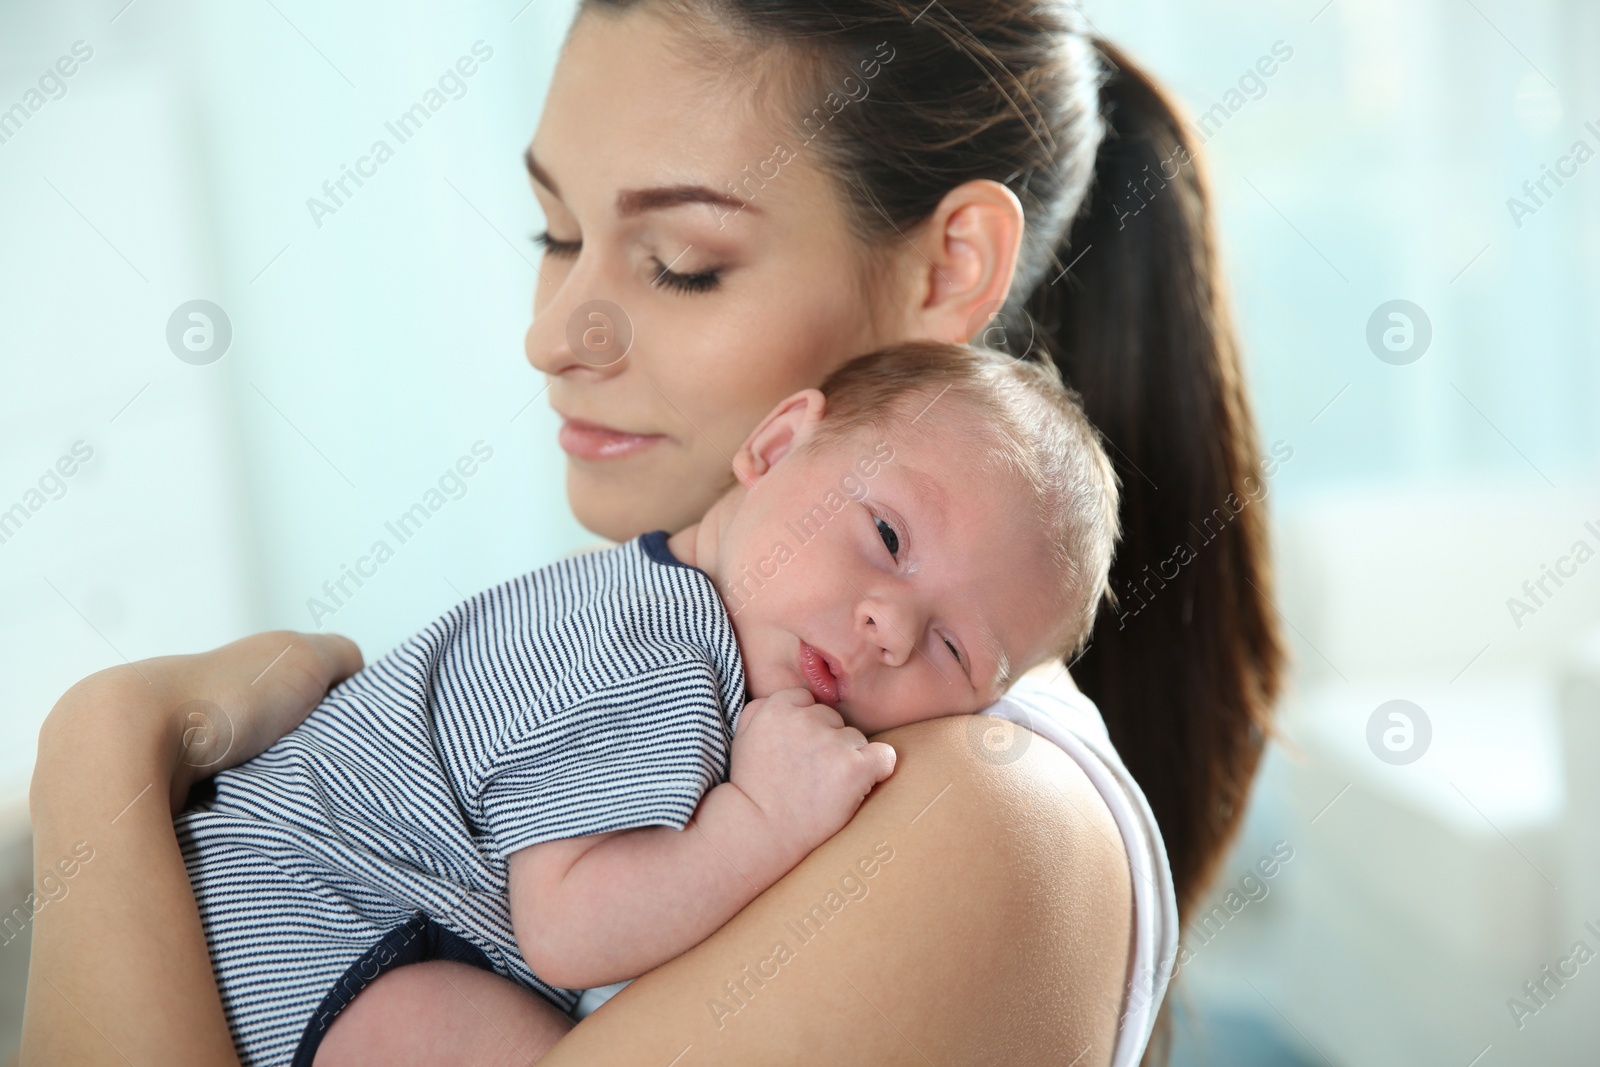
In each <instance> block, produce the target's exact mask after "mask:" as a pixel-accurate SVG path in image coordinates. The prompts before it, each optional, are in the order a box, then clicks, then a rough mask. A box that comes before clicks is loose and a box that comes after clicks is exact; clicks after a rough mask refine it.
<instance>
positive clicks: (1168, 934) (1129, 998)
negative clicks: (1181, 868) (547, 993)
mask: <svg viewBox="0 0 1600 1067" xmlns="http://www.w3.org/2000/svg"><path fill="white" fill-rule="evenodd" d="M979 714H981V715H992V716H994V717H996V718H1001V719H1007V720H1009V721H1011V722H1014V723H1016V724H1017V725H1018V726H1025V727H1027V728H1028V729H1029V730H1031V731H1032V732H1033V733H1034V734H1037V735H1039V736H1040V737H1043V738H1045V739H1047V740H1049V741H1052V742H1054V743H1055V744H1056V745H1057V746H1059V747H1060V748H1061V750H1062V751H1063V752H1065V753H1066V754H1067V755H1069V756H1071V757H1072V758H1073V760H1074V761H1075V762H1076V763H1077V764H1078V766H1080V767H1082V768H1083V773H1084V774H1085V775H1087V776H1088V778H1089V781H1091V782H1093V783H1094V787H1095V788H1096V789H1098V790H1099V791H1100V796H1101V797H1102V798H1104V800H1105V802H1106V807H1108V808H1110V809H1111V817H1112V818H1113V819H1115V820H1116V823H1117V829H1119V830H1120V831H1121V832H1122V843H1123V847H1124V848H1125V849H1126V850H1127V853H1128V863H1129V866H1130V867H1131V868H1132V878H1131V881H1132V883H1133V938H1132V945H1131V951H1130V952H1129V960H1128V980H1127V984H1126V986H1125V987H1124V990H1123V997H1122V1011H1121V1014H1120V1015H1119V1017H1118V1022H1117V1046H1116V1049H1115V1050H1114V1051H1113V1052H1112V1055H1111V1067H1137V1064H1138V1063H1139V1060H1140V1059H1141V1058H1142V1057H1143V1056H1144V1050H1145V1046H1146V1045H1147V1044H1148V1043H1149V1041H1150V1032H1151V1030H1152V1029H1154V1027H1155V1022H1156V1013H1157V1012H1158V1011H1159V1010H1160V1008H1161V998H1162V997H1164V996H1165V995H1166V992H1167V980H1168V978H1169V977H1170V976H1171V974H1172V965H1173V963H1174V961H1176V959H1177V957H1178V898H1177V894H1176V893H1174V892H1173V889H1172V872H1171V870H1170V869H1169V868H1168V866H1167V849H1166V845H1165V844H1163V843H1162V840H1161V831H1160V829H1159V828H1158V827H1157V826H1156V820H1155V816H1154V815H1152V814H1151V812H1150V805H1149V804H1148V803H1147V802H1146V801H1145V798H1144V792H1143V791H1142V790H1141V789H1140V788H1139V785H1138V783H1137V782H1135V781H1134V780H1133V775H1131V774H1129V773H1128V769H1127V768H1126V767H1124V766H1123V765H1122V758H1121V757H1120V756H1118V755H1117V750H1116V749H1115V748H1113V747H1112V744H1111V738H1110V735H1108V734H1107V733H1106V724H1105V722H1104V721H1103V720H1102V719H1101V718H1100V710H1099V709H1098V708H1096V707H1095V706H1094V701H1092V700H1090V699H1089V698H1088V697H1086V696H1084V695H1083V693H1082V692H1081V691H1080V690H1079V689H1078V687H1077V686H1076V685H1074V684H1073V681H1072V678H1071V677H1070V676H1069V675H1068V674H1067V672H1066V671H1065V670H1062V669H1061V668H1060V667H1059V666H1057V665H1049V667H1048V669H1043V668H1042V669H1039V670H1035V671H1033V672H1031V673H1029V674H1026V675H1023V676H1022V677H1021V678H1020V679H1018V680H1017V683H1016V684H1015V685H1013V686H1012V687H1011V691H1010V692H1008V693H1007V694H1006V695H1005V696H1004V697H1002V698H1001V699H1000V701H999V702H998V703H995V704H992V705H990V706H989V707H987V708H985V709H984V710H983V711H982V712H980V713H979ZM987 736H988V735H986V734H984V733H983V732H982V731H979V732H977V733H976V734H974V738H975V740H976V741H977V743H979V744H986V743H987V741H986V738H987ZM995 743H996V745H1001V744H1004V742H1003V740H1002V739H1000V738H999V737H998V736H997V737H996V738H995ZM1028 743H1029V741H1028V739H1027V735H1024V740H1023V741H1022V742H1020V743H1016V744H1013V745H1012V747H1010V748H1000V747H996V748H993V749H992V750H991V758H992V759H993V760H994V761H995V762H997V763H1008V762H1010V761H1011V760H1014V759H1016V758H1017V757H1019V756H1021V754H1022V752H1023V751H1024V750H1025V747H1026V745H1027V744H1028ZM627 984H628V983H627V982H618V983H617V984H615V985H609V986H601V987H600V988H597V989H590V990H586V991H585V992H584V993H583V995H582V996H581V997H580V998H579V1000H578V1007H577V1009H576V1010H575V1011H574V1012H573V1014H574V1015H575V1016H576V1017H577V1018H579V1019H582V1018H583V1017H584V1016H586V1015H588V1014H589V1013H590V1012H591V1011H593V1010H594V1009H595V1008H598V1007H599V1006H600V1005H601V1004H604V1003H605V1002H606V1001H607V1000H610V999H611V998H612V997H613V996H615V995H616V994H617V993H618V992H619V991H620V990H621V989H622V987H623V986H625V985H627Z"/></svg>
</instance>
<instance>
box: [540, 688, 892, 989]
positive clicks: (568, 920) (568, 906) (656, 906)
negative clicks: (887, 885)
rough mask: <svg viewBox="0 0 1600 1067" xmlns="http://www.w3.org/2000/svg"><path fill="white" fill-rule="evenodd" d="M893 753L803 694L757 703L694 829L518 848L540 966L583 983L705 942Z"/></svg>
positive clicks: (845, 809)
mask: <svg viewBox="0 0 1600 1067" xmlns="http://www.w3.org/2000/svg"><path fill="white" fill-rule="evenodd" d="M893 770H894V750H893V749H891V748H890V747H889V746H888V745H885V744H882V743H879V742H871V743H869V742H868V741H867V739H866V738H865V737H864V736H862V734H861V732H860V731H859V730H856V729H854V728H852V727H848V726H845V725H844V720H843V719H841V718H840V717H839V714H838V713H837V712H835V711H834V710H833V709H832V708H829V707H826V706H824V705H821V704H817V703H815V702H814V701H813V699H812V697H811V694H810V693H808V692H807V691H806V690H804V689H789V690H784V691H782V692H780V693H776V694H774V695H773V696H771V697H767V698H765V699H763V700H754V701H751V702H750V703H749V704H748V705H747V706H746V707H745V709H744V711H743V712H742V713H741V715H740V717H739V728H738V731H737V734H736V736H735V737H734V741H733V753H732V762H731V771H730V775H729V779H730V780H729V781H727V782H724V783H722V784H721V785H718V786H716V787H715V788H714V789H712V790H711V791H710V792H708V793H707V794H706V795H705V796H704V797H703V798H702V799H701V801H700V806H699V808H697V809H696V811H695V817H694V820H693V821H692V822H691V823H690V824H689V826H688V827H687V828H685V829H683V830H674V829H672V828H670V827H664V826H650V827H642V828H640V829H636V830H625V831H620V832H616V833H609V834H594V835H590V836H588V837H578V838H568V839H564V840H559V841H547V842H544V843H541V844H537V845H532V846H530V847H528V848H524V849H520V850H518V851H517V852H514V853H512V854H511V856H510V876H511V919H512V925H513V928H514V929H515V932H516V935H517V944H518V946H519V947H520V948H521V950H522V954H523V956H524V958H525V959H527V961H528V965H529V966H530V967H532V968H533V971H534V973H535V974H537V975H539V977H540V978H543V979H544V980H545V981H547V982H549V983H550V984H552V985H555V986H561V987H564V988H568V989H583V988H589V987H592V986H598V985H606V984H608V983H611V982H617V981H621V980H623V979H625V978H634V977H637V976H638V975H641V974H643V973H645V972H646V971H649V970H651V969H652V968H654V967H656V966H657V965H659V964H661V963H665V962H666V961H667V960H669V959H672V958H673V957H674V956H677V955H679V954H680V953H682V952H684V951H685V950H687V949H689V948H690V947H692V946H694V945H696V944H698V943H699V942H700V941H702V940H704V939H705V938H706V937H707V936H709V935H710V934H711V933H713V932H714V931H715V930H717V929H718V928H719V927H720V926H722V924H723V923H725V922H727V921H728V920H729V919H730V918H732V917H733V916H734V915H735V914H737V913H738V912H739V911H740V910H742V909H743V908H744V906H745V905H746V904H748V903H750V901H752V900H754V899H755V898H756V897H757V896H759V895H760V894H761V893H762V892H763V891H764V890H766V889H767V887H768V886H770V885H772V884H773V883H774V882H776V881H777V880H778V879H779V878H781V877H783V875H785V874H787V873H788V872H789V870H790V869H791V868H793V867H794V866H795V865H796V864H797V863H799V862H800V861H801V860H802V859H804V858H805V857H806V855H808V854H809V853H810V852H811V850H812V849H813V848H815V847H816V846H817V845H819V844H821V843H822V842H823V841H826V840H827V839H828V838H830V837H832V836H833V835H834V833H836V832H837V831H838V830H839V828H840V827H842V826H843V825H844V824H845V823H847V822H849V821H850V817H851V816H852V815H854V814H855V810H856V808H857V807H859V806H860V804H861V801H862V798H864V797H865V796H866V795H867V793H868V792H869V791H870V790H871V789H872V787H873V786H874V785H876V784H877V783H878V782H881V781H883V780H884V779H885V778H887V777H889V775H890V773H891V772H892V771H893Z"/></svg>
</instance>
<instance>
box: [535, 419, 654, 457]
mask: <svg viewBox="0 0 1600 1067" xmlns="http://www.w3.org/2000/svg"><path fill="white" fill-rule="evenodd" d="M556 439H557V440H558V441H559V442H560V444H561V450H562V451H563V452H565V453H566V454H567V455H569V456H575V457H576V458H578V459H589V460H601V459H622V458H624V457H626V456H633V455H637V454H638V453H640V452H643V451H644V450H645V449H647V448H649V447H650V446H651V445H653V444H655V443H656V442H657V441H660V440H661V439H662V435H661V434H657V433H624V432H623V431H621V430H613V429H611V428H610V427H609V426H599V425H596V424H595V423H592V422H583V421H581V420H579V419H562V420H561V432H560V434H559V435H557V438H556Z"/></svg>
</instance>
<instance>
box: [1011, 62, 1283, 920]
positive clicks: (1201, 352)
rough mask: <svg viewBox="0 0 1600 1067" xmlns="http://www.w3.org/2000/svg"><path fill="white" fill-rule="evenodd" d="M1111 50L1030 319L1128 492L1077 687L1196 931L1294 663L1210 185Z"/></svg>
mask: <svg viewBox="0 0 1600 1067" xmlns="http://www.w3.org/2000/svg"><path fill="white" fill-rule="evenodd" d="M1097 46H1098V48H1099V50H1100V52H1101V54H1102V55H1103V56H1104V57H1105V61H1106V62H1107V64H1108V66H1109V67H1110V74H1109V77H1108V78H1107V80H1106V82H1105V83H1104V84H1103V85H1102V86H1101V90H1100V91H1101V99H1102V101H1103V110H1104V114H1105V116H1106V121H1107V123H1108V126H1109V129H1108V131H1107V136H1106V138H1105V140H1104V141H1103V142H1102V143H1101V145H1100V152H1099V155H1098V157H1097V158H1096V161H1095V180H1094V184H1093V186H1092V187H1091V188H1090V191H1089V203H1088V205H1087V206H1086V209H1085V210H1084V211H1083V212H1082V213H1081V214H1080V215H1079V216H1078V217H1077V219H1076V220H1075V221H1074V223H1073V225H1072V228H1071V231H1070V233H1069V234H1068V236H1067V237H1066V239H1065V240H1064V241H1063V242H1062V245H1061V248H1060V250H1059V251H1058V253H1057V257H1058V259H1059V260H1060V262H1061V264H1062V268H1064V267H1065V266H1066V265H1067V264H1068V263H1071V264H1072V269H1071V270H1070V271H1067V272H1066V275H1065V276H1064V277H1062V278H1061V279H1060V280H1059V281H1057V282H1056V283H1054V284H1050V283H1049V282H1048V280H1047V281H1046V283H1045V284H1042V285H1040V286H1039V288H1038V289H1037V290H1036V291H1035V292H1034V293H1033V295H1032V296H1031V297H1030V298H1029V299H1028V301H1027V305H1026V307H1027V311H1028V313H1029V315H1031V316H1032V317H1033V319H1034V320H1035V321H1036V322H1037V324H1038V330H1039V333H1040V336H1041V337H1042V338H1043V339H1044V340H1045V342H1046V343H1047V345H1048V347H1049V349H1050V354H1051V356H1052V357H1053V358H1054V359H1055V361H1056V364H1057V366H1059V367H1060V368H1061V373H1062V376H1063V377H1064V378H1065V379H1066V380H1067V382H1068V383H1069V384H1071V385H1072V386H1073V387H1074V388H1075V389H1077V390H1078V391H1079V393H1081V394H1082V396H1083V401H1084V407H1085V410H1086V411H1087V413H1088V415H1089V418H1090V420H1091V421H1092V422H1094V424H1095V425H1096V426H1097V427H1099V429H1100V432H1101V433H1102V434H1104V435H1105V438H1106V440H1107V441H1109V442H1110V445H1111V449H1110V451H1111V455H1112V462H1113V463H1114V465H1115V466H1116V469H1117V473H1118V475H1119V476H1120V477H1121V479H1122V485H1123V494H1122V511H1121V519H1122V542H1121V545H1120V546H1119V547H1118V550H1117V556H1116V560H1115V562H1114V563H1113V565H1112V570H1111V588H1112V591H1113V593H1114V595H1115V596H1116V597H1117V604H1116V607H1115V609H1114V610H1113V611H1110V612H1106V613H1104V614H1102V616H1101V619H1100V622H1099V624H1098V625H1097V626H1096V627H1095V631H1094V636H1093V645H1092V646H1091V647H1090V648H1089V650H1088V651H1087V652H1086V653H1085V654H1084V655H1083V656H1082V657H1081V658H1080V659H1079V660H1078V661H1077V662H1076V663H1074V664H1073V667H1072V674H1073V677H1074V678H1075V679H1076V680H1077V682H1078V684H1079V685H1080V686H1081V687H1082V688H1083V690H1084V692H1086V693H1087V694H1089V696H1091V697H1092V698H1094V700H1095V702H1096V703H1097V704H1098V705H1099V707H1100V712H1101V714H1102V715H1103V716H1104V717H1105V721H1106V727H1107V729H1108V730H1109V731H1110V733H1111V740H1112V741H1113V743H1115V744H1116V746H1117V751H1118V752H1119V753H1120V754H1121V755H1122V758H1123V761H1124V762H1126V763H1127V765H1128V769H1129V770H1130V771H1132V772H1133V775H1134V777H1135V778H1137V779H1138V781H1139V784H1140V786H1141V787H1142V788H1143V790H1144V793H1145V796H1146V797H1147V798H1148V799H1149V801H1150V807H1151V809H1152V810H1153V811H1154V812H1155V815H1156V820H1157V821H1158V822H1159V823H1160V825H1161V830H1162V836H1163V837H1164V838H1165V839H1166V844H1167V856H1168V860H1169V862H1170V863H1171V866H1172V875H1173V881H1174V883H1175V884H1176V886H1177V891H1178V907H1179V912H1180V914H1184V915H1187V914H1188V912H1189V909H1190V908H1191V907H1192V906H1193V905H1194V904H1195V903H1196V900H1197V897H1198V896H1199V895H1200V893H1201V892H1202V891H1203V890H1204V887H1205V884H1206V882H1207V881H1208V880H1209V879H1210V877H1211V875H1212V874H1213V873H1214V868H1215V867H1216V864H1217V863H1218V861H1219V860H1220V859H1221V858H1222V853H1223V850H1224V848H1225V847H1226V845H1227V844H1228V842H1229V840H1230V839H1231V838H1232V836H1233V834H1234V831H1235V830H1236V829H1237V827H1238V824H1239V819H1240V816H1241V815H1242V814H1243V810H1244V805H1245V800H1246V798H1247V795H1248V793H1249V790H1250V782H1251V779H1252V778H1253V777H1254V775H1255V771H1256V765H1257V762H1258V760H1259V758H1260V755H1261V748H1262V743H1263V740H1264V735H1265V732H1266V729H1267V727H1268V725H1269V718H1270V712H1271V707H1272V702H1273V699H1274V697H1275V695H1276V694H1277V692H1278V686H1279V681H1280V672H1281V668H1282V664H1283V658H1284V653H1283V648H1282V645H1281V642H1280V639H1279V634H1278V627H1277V622H1276V617H1275V616H1274V614H1273V609H1272V603H1271V595H1272V578H1271V572H1270V569H1269V562H1268V554H1267V527H1266V515H1265V513H1264V511H1263V509H1262V508H1261V507H1259V506H1249V503H1248V502H1249V501H1251V500H1252V499H1258V498H1259V496H1260V470H1259V469H1258V464H1259V462H1260V455H1259V451H1260V450H1259V447H1258V445H1257V442H1256V431H1255V424H1254V420H1253V419H1252V417H1251V414H1250V404H1249V398H1248V397H1247V395H1246V392H1245V386H1244V377H1243V373H1242V370H1241V368H1240V366H1239V356H1238V351H1237V348H1236V345H1235V341H1234V333H1233V327H1232V324H1231V322H1230V321H1229V316H1228V308H1227V303H1226V300H1225V299H1224V294H1223V289H1222V283H1221V278H1220V275H1219V272H1218V268H1217V256H1216V248H1215V246H1214V242H1213V239H1212V233H1211V218H1210V207H1209V197H1208V193H1207V188H1206V182H1205V178H1204V175H1203V173H1202V171H1201V168H1200V162H1199V160H1198V159H1197V158H1195V155H1194V146H1193V144H1192V143H1191V138H1190V136H1189V134H1188V132H1187V131H1186V130H1185V129H1184V127H1183V124H1182V122H1181V121H1180V120H1179V119H1178V118H1177V116H1176V114H1175V112H1174V109H1173V107H1172V105H1171V104H1169V103H1168V101H1167V99H1166V96H1165V95H1164V94H1163V93H1162V91H1161V90H1160V89H1159V88H1158V87H1157V86H1156V85H1155V83H1154V82H1152V81H1151V80H1150V79H1149V78H1148V77H1146V76H1145V75H1144V74H1143V73H1141V72H1140V71H1139V70H1138V69H1137V68H1136V67H1135V66H1134V65H1133V64H1132V63H1131V62H1129V60H1128V59H1127V57H1126V56H1124V55H1123V54H1122V53H1121V52H1120V51H1118V50H1117V49H1116V48H1115V47H1114V46H1112V45H1110V44H1108V43H1106V42H1103V41H1102V42H1097ZM1058 269H1059V268H1058ZM1251 487H1254V488H1255V492H1251V491H1249V490H1250V488H1251ZM1223 520H1226V521H1223Z"/></svg>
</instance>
